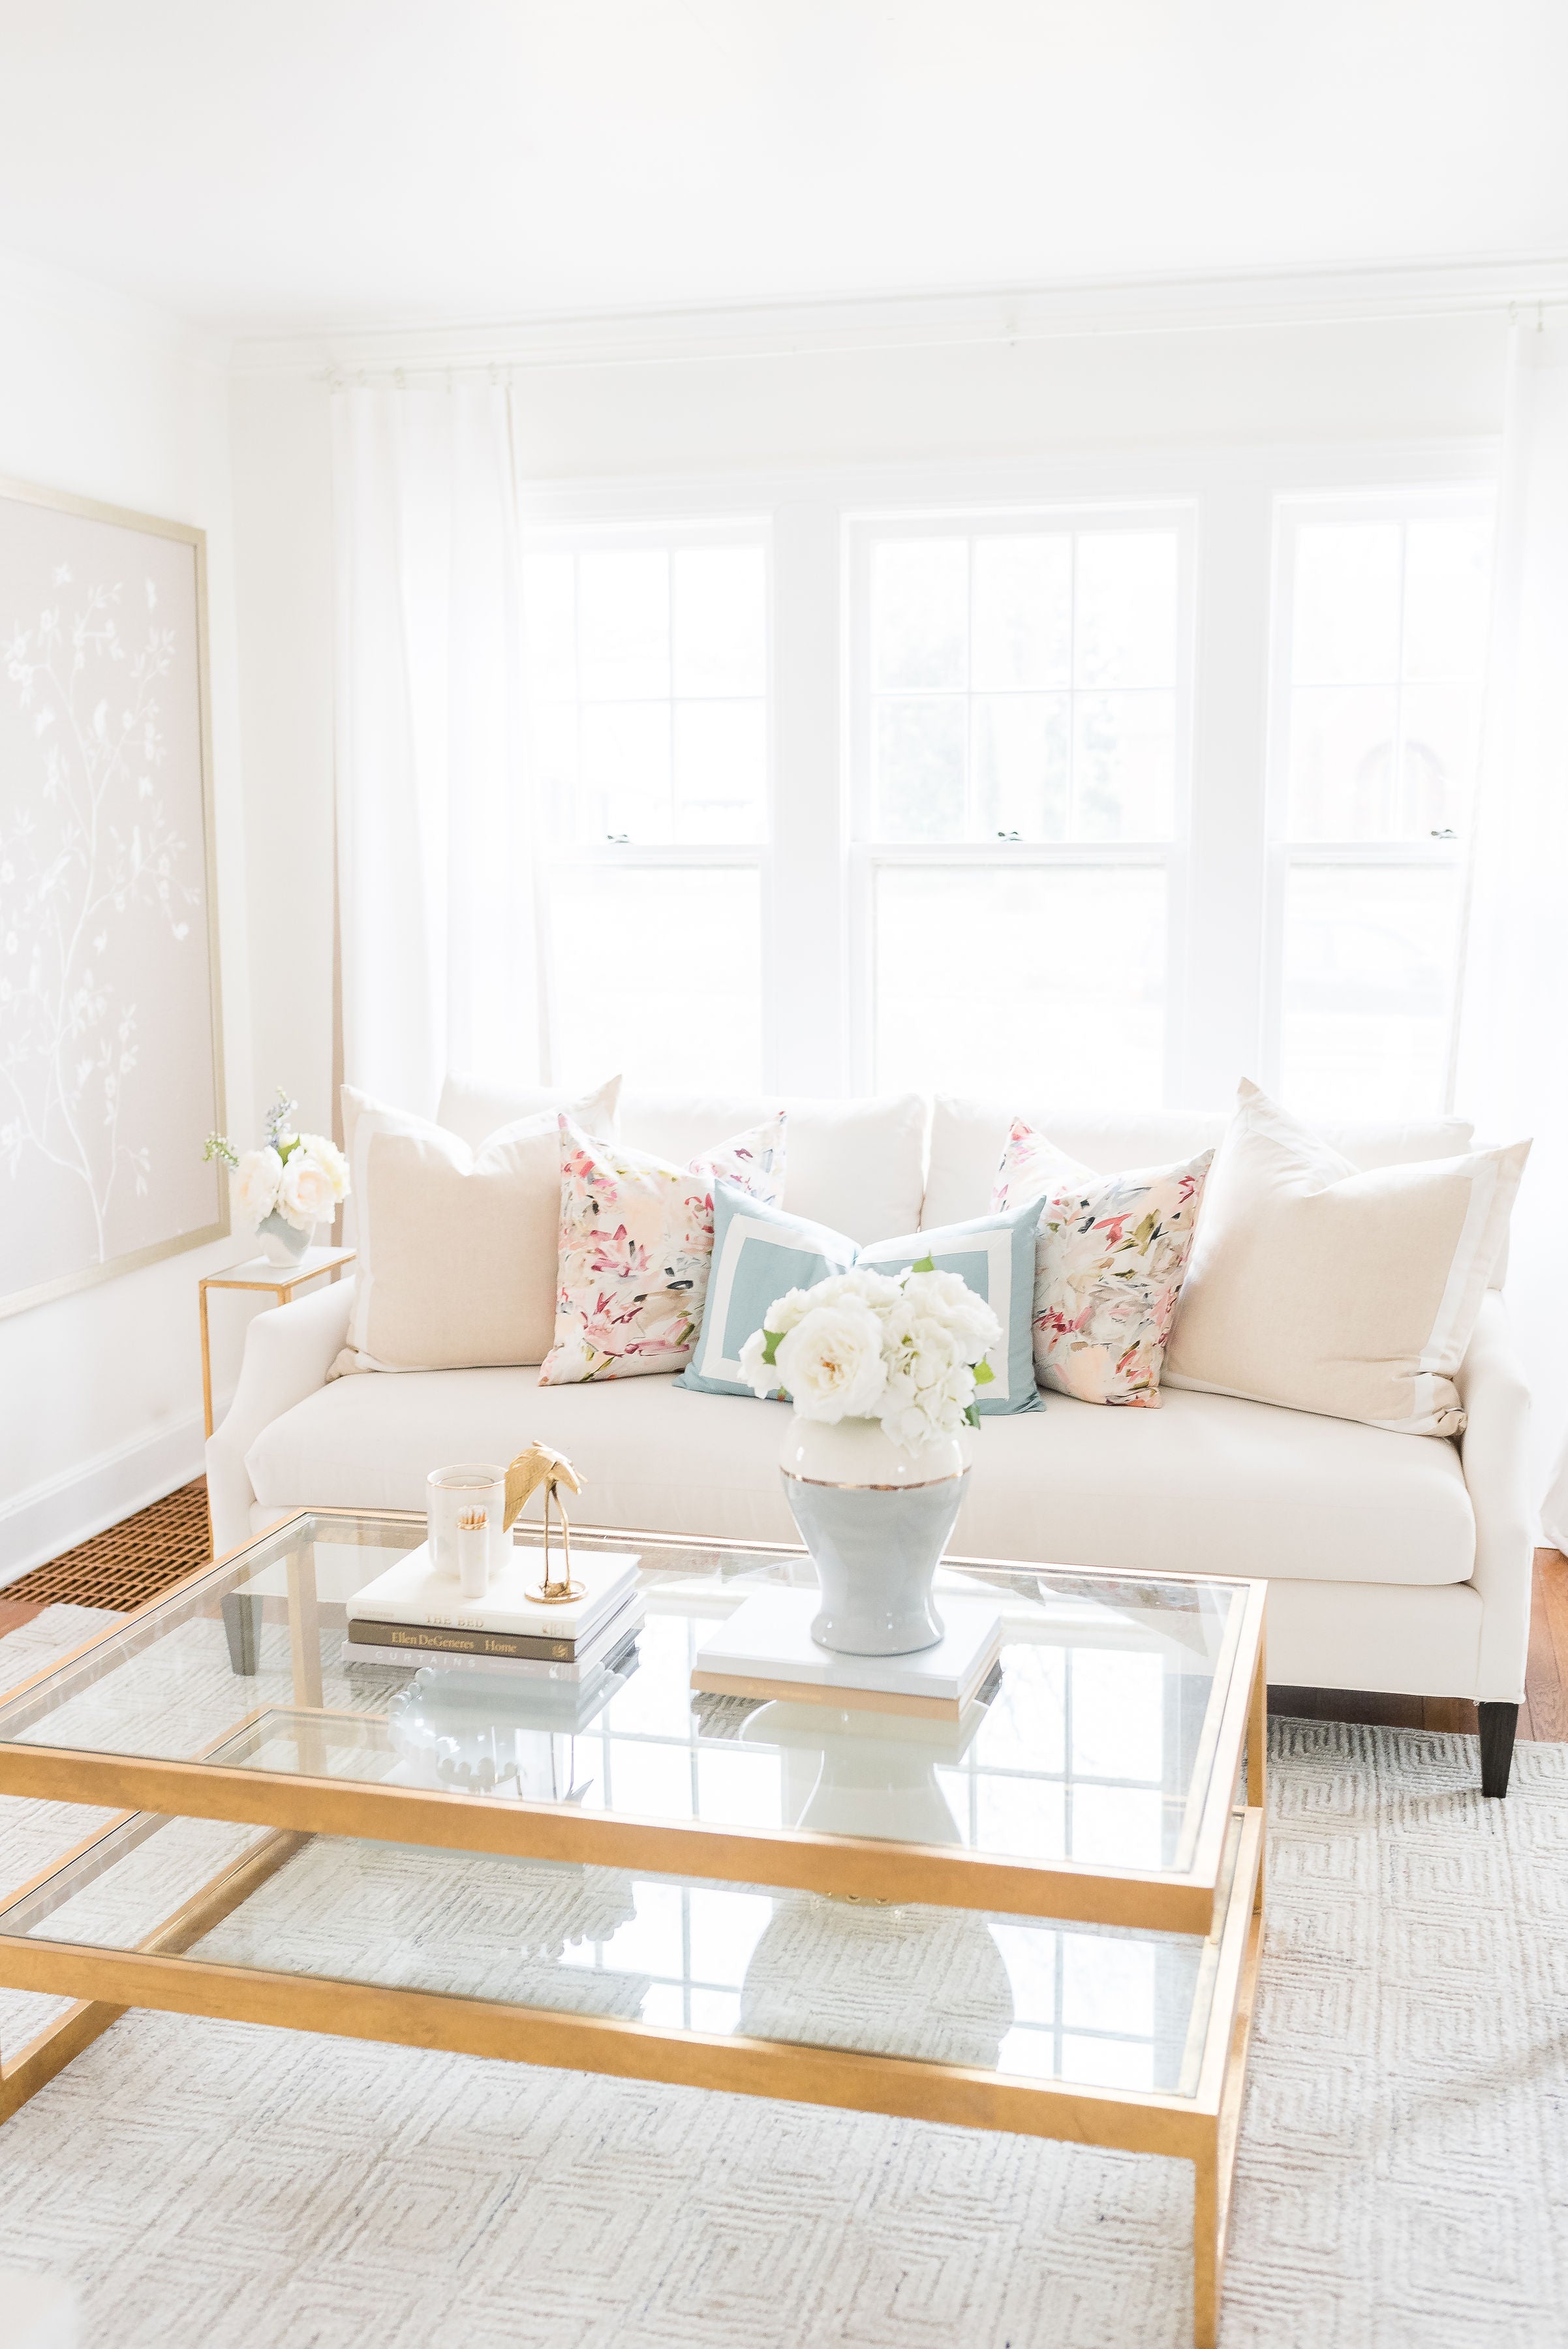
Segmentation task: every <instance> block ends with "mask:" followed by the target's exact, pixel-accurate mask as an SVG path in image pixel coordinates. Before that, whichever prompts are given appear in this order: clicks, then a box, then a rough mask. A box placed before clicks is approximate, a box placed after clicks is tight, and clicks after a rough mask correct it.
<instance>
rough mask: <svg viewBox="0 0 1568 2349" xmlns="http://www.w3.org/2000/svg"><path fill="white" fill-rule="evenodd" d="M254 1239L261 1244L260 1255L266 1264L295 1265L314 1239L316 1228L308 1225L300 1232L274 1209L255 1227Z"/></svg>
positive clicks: (297, 1227)
mask: <svg viewBox="0 0 1568 2349" xmlns="http://www.w3.org/2000/svg"><path fill="white" fill-rule="evenodd" d="M256 1237H257V1239H258V1240H260V1242H261V1244H262V1254H263V1255H264V1256H265V1258H266V1260H267V1262H268V1264H283V1265H295V1264H297V1263H298V1262H299V1259H300V1257H302V1256H303V1255H304V1254H305V1251H306V1248H307V1247H309V1246H310V1243H311V1241H312V1240H313V1239H314V1238H315V1237H316V1226H315V1225H314V1224H308V1225H307V1226H306V1228H305V1230H304V1231H301V1230H300V1228H299V1226H298V1225H297V1224H291V1223H290V1222H289V1220H288V1217H287V1216H280V1215H279V1214H278V1212H277V1210H276V1208H274V1209H273V1212H272V1214H271V1215H270V1216H263V1217H262V1219H261V1222H260V1223H259V1224H258V1225H257V1226H256Z"/></svg>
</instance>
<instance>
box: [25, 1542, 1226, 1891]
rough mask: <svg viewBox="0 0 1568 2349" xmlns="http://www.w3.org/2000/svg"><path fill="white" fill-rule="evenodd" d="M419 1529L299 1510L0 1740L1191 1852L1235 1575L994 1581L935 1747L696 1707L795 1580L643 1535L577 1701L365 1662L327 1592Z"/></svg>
mask: <svg viewBox="0 0 1568 2349" xmlns="http://www.w3.org/2000/svg"><path fill="white" fill-rule="evenodd" d="M420 1531H421V1527H420V1526H419V1525H418V1523H417V1521H410V1520H406V1519H405V1520H401V1521H398V1520H381V1521H377V1520H374V1519H369V1518H359V1519H356V1518H346V1519H345V1518H338V1519H331V1518H327V1517H317V1518H314V1519H309V1518H307V1519H304V1520H301V1521H298V1522H297V1523H296V1526H294V1527H293V1528H292V1529H289V1530H286V1531H284V1532H282V1533H280V1534H279V1535H277V1536H276V1537H273V1538H272V1539H270V1540H269V1541H265V1542H263V1543H262V1544H260V1545H258V1546H257V1547H256V1548H255V1549H254V1550H253V1551H252V1552H250V1553H248V1554H247V1555H246V1556H245V1557H242V1558H241V1559H240V1560H238V1561H236V1562H235V1563H234V1565H233V1566H232V1567H230V1568H219V1569H214V1571H213V1574H211V1575H209V1576H208V1577H206V1578H202V1580H200V1581H198V1582H197V1583H195V1584H194V1585H193V1586H192V1587H191V1588H189V1589H188V1590H187V1591H186V1592H185V1593H184V1594H183V1595H177V1596H176V1597H175V1598H174V1599H171V1601H170V1602H169V1603H168V1604H167V1605H165V1606H163V1607H161V1608H159V1609H153V1610H151V1611H150V1612H149V1613H148V1614H147V1615H146V1616H144V1617H142V1618H140V1619H134V1620H133V1621H132V1622H131V1623H130V1624H129V1625H128V1626H127V1627H126V1629H125V1630H123V1631H121V1632H117V1633H115V1634H113V1635H111V1636H110V1637H109V1638H108V1639H106V1640H100V1641H99V1642H98V1643H97V1644H96V1645H95V1646H94V1647H93V1649H92V1650H91V1651H89V1653H88V1654H87V1655H86V1656H85V1657H83V1658H81V1659H79V1660H78V1661H77V1662H75V1663H72V1662H70V1661H68V1660H67V1662H65V1663H64V1664H63V1665H61V1666H60V1667H59V1668H57V1670H54V1671H50V1672H48V1673H47V1674H45V1675H44V1676H42V1677H41V1678H40V1680H39V1681H38V1682H36V1683H34V1684H32V1685H31V1686H30V1687H29V1688H28V1689H26V1690H25V1691H24V1692H21V1693H20V1694H19V1695H17V1696H16V1697H15V1698H13V1699H11V1700H9V1701H8V1702H5V1704H3V1705H0V1742H16V1743H19V1744H28V1745H43V1746H52V1747H65V1748H71V1749H76V1750H85V1751H88V1752H97V1753H109V1754H131V1755H147V1756H165V1757H173V1758H179V1759H184V1760H198V1759H200V1760H205V1761H207V1762H210V1763H213V1764H221V1765H223V1766H225V1767H229V1768H241V1769H251V1770H258V1771H265V1772H268V1773H275V1774H282V1775H308V1776H312V1777H331V1778H339V1779H351V1780H360V1781H364V1782H368V1783H376V1784H379V1785H394V1786H408V1787H421V1788H430V1789H433V1790H452V1791H459V1792H464V1793H471V1794H482V1795H487V1796H491V1797H493V1798H494V1799H496V1800H501V1801H507V1802H513V1803H515V1802H518V1801H525V1802H527V1803H530V1804H537V1803H541V1802H544V1803H552V1802H554V1803H562V1804H566V1803H569V1804H571V1805H573V1806H576V1807H577V1808H579V1809H580V1810H581V1811H583V1812H584V1813H598V1814H605V1815H610V1814H613V1815H616V1816H625V1817H631V1818H637V1819H644V1820H653V1821H681V1822H687V1821H690V1822H698V1823H701V1824H702V1825H704V1826H711V1827H718V1828H738V1829H745V1828H759V1829H765V1830H770V1831H773V1830H781V1829H782V1830H786V1831H788V1830H795V1831H800V1832H805V1833H808V1834H823V1835H853V1836H858V1837H876V1838H882V1839H890V1840H894V1841H899V1842H907V1843H911V1844H919V1845H928V1846H929V1845H941V1844H949V1845H952V1846H954V1847H963V1848H964V1849H966V1850H969V1851H972V1852H974V1853H977V1854H984V1855H987V1856H988V1857H995V1858H997V1859H1005V1858H1015V1859H1022V1860H1024V1861H1029V1862H1054V1861H1057V1860H1063V1861H1068V1862H1074V1863H1088V1864H1091V1865H1096V1866H1100V1867H1106V1868H1129V1869H1146V1870H1175V1871H1180V1870H1184V1869H1186V1868H1189V1866H1190V1865H1191V1862H1192V1854H1193V1850H1194V1846H1195V1839H1196V1837H1197V1836H1198V1834H1199V1826H1200V1822H1201V1820H1202V1817H1203V1814H1204V1809H1205V1805H1206V1801H1207V1800H1208V1798H1209V1796H1210V1792H1211V1786H1212V1785H1213V1783H1214V1771H1215V1766H1216V1757H1217V1752H1218V1745H1219V1737H1220V1717H1221V1714H1222V1713H1223V1711H1224V1708H1225V1706H1226V1702H1227V1700H1228V1698H1229V1697H1230V1695H1231V1679H1232V1673H1233V1669H1234V1666H1235V1659H1236V1654H1237V1643H1238V1640H1239V1637H1240V1630H1241V1616H1242V1612H1243V1600H1244V1598H1245V1593H1246V1589H1247V1586H1246V1585H1243V1584H1239V1583H1234V1582H1221V1581H1214V1582H1201V1583H1200V1582H1193V1581H1186V1582H1183V1581H1178V1580H1165V1579H1159V1578H1128V1577H1117V1576H1108V1575H1088V1574H1076V1573H1071V1572H1067V1571H1065V1570H1056V1571H1051V1570H1045V1569H1000V1568H999V1569H995V1570H992V1571H989V1572H987V1573H985V1574H984V1575H983V1576H982V1577H981V1579H983V1581H984V1582H985V1583H986V1585H987V1587H988V1588H990V1589H992V1590H993V1591H994V1593H995V1595H996V1597H997V1599H998V1600H999V1602H1000V1604H1001V1607H1002V1614H1003V1621H1004V1639H1003V1647H1002V1671H1001V1678H1000V1682H998V1684H997V1685H996V1687H995V1690H994V1693H993V1694H992V1698H991V1701H990V1702H988V1703H982V1704H977V1705H975V1706H974V1707H972V1708H971V1714H970V1717H969V1718H968V1719H967V1720H966V1721H965V1722H963V1723H961V1724H960V1725H959V1728H958V1729H957V1730H956V1731H946V1732H943V1733H941V1734H940V1735H925V1734H923V1733H921V1731H920V1730H919V1729H918V1728H917V1726H916V1725H915V1724H914V1723H910V1722H908V1721H904V1720H901V1719H899V1718H898V1716H887V1715H867V1714H865V1713H840V1712H836V1711H832V1710H827V1709H825V1708H816V1707H803V1706H801V1705H796V1704H788V1705H781V1704H776V1703H775V1704H766V1705H764V1704H760V1703H753V1702H747V1701H745V1700H742V1699H734V1698H714V1697H703V1696H694V1695H693V1693H692V1691H691V1665H692V1660H693V1658H694V1656H695V1654H696V1651H697V1648H698V1646H699V1644H700V1643H701V1639H702V1637H703V1635H704V1633H705V1632H706V1630H708V1629H709V1627H710V1626H711V1623H712V1622H713V1620H714V1619H715V1618H716V1617H718V1616H721V1615H723V1614H726V1613H728V1612H730V1611H731V1610H732V1609H733V1608H734V1607H736V1606H737V1605H739V1604H740V1603H741V1601H742V1599H744V1598H745V1597H746V1596H747V1595H749V1594H750V1593H751V1592H752V1591H753V1590H754V1589H756V1588H758V1587H759V1584H766V1583H769V1582H781V1581H782V1582H790V1581H796V1582H803V1581H805V1580H807V1579H808V1578H809V1577H810V1568H809V1565H808V1563H807V1561H806V1560H805V1558H804V1557H800V1556H798V1555H790V1554H784V1553H781V1554H777V1555H770V1554H768V1553H766V1552H762V1553H759V1552H756V1551H747V1550H742V1549H730V1550H724V1549H703V1548H701V1547H697V1546H694V1545H688V1544H682V1543H678V1542H665V1543H663V1544H659V1543H657V1542H656V1541H655V1540H654V1538H653V1537H639V1539H641V1540H642V1542H643V1548H644V1557H645V1565H644V1568H643V1571H642V1574H641V1577H640V1581H641V1585H642V1597H643V1603H644V1606H645V1608H646V1620H645V1622H644V1624H643V1626H642V1628H641V1630H640V1633H639V1638H638V1642H637V1647H636V1651H635V1652H634V1653H628V1654H626V1655H624V1656H623V1657H622V1658H621V1659H620V1660H619V1669H618V1671H617V1672H615V1673H612V1674H609V1675H607V1676H606V1678H605V1679H604V1680H603V1681H601V1682H599V1683H598V1684H597V1685H596V1686H595V1687H594V1688H593V1689H591V1690H587V1691H578V1690H575V1689H574V1688H572V1687H571V1686H570V1685H569V1684H562V1683H554V1682H543V1681H538V1680H533V1679H522V1678H518V1679H513V1678H510V1677H507V1676H505V1675H503V1674H500V1673H494V1674H489V1673H487V1674H483V1675H481V1674H478V1673H473V1674H459V1673H457V1672H446V1671H431V1670H429V1669H426V1670H422V1671H419V1672H418V1673H414V1672H412V1671H408V1670H405V1669H400V1668H398V1667H395V1666H387V1665H383V1664H379V1663H377V1664H361V1663H359V1662H358V1661H354V1660H352V1659H351V1658H350V1657H348V1656H347V1655H346V1654H345V1640H344V1601H345V1599H347V1598H348V1596H349V1595H351V1593H352V1592H353V1590H355V1589H356V1588H358V1587H359V1585H360V1584H362V1583H363V1582H366V1581H369V1579H370V1578H372V1577H373V1576H374V1575H376V1574H377V1573H379V1572H380V1571H381V1570H382V1569H383V1568H384V1567H385V1565H386V1564H387V1563H388V1561H389V1555H390V1554H393V1553H395V1552H397V1551H399V1550H406V1549H409V1548H411V1547H413V1546H414V1543H415V1540H416V1539H417V1538H418V1536H419V1533H420ZM578 1538H579V1539H580V1540H581V1541H582V1542H583V1544H584V1545H585V1547H591V1546H592V1545H593V1543H594V1542H595V1541H596V1539H598V1540H602V1542H603V1543H604V1544H605V1545H606V1546H617V1547H625V1546H626V1544H627V1540H628V1537H626V1536H624V1535H614V1536H604V1537H595V1536H592V1535H589V1534H584V1535H581V1536H579V1537H578ZM944 1571H948V1570H946V1569H944ZM955 1581H958V1582H960V1583H961V1585H962V1586H963V1587H969V1588H972V1578H971V1576H970V1575H968V1574H967V1573H966V1574H964V1575H963V1576H961V1577H957V1576H955ZM1232 1766H1233V1764H1232ZM1229 1795H1230V1787H1229V1786H1228V1785H1226V1786H1222V1787H1220V1788H1219V1790H1218V1798H1219V1799H1220V1800H1221V1801H1225V1800H1228V1799H1229Z"/></svg>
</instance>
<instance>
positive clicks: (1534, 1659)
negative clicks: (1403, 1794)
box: [1269, 1549, 1568, 1741]
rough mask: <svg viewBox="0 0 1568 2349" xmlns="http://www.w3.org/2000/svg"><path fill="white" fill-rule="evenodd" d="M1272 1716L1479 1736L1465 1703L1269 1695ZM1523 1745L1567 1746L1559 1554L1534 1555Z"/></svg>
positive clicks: (1352, 1692)
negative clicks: (1530, 1741)
mask: <svg viewBox="0 0 1568 2349" xmlns="http://www.w3.org/2000/svg"><path fill="white" fill-rule="evenodd" d="M1269 1711H1270V1712H1271V1713H1293V1714H1294V1716H1295V1717H1296V1719H1297V1720H1305V1721H1366V1722H1372V1723H1380V1724H1382V1725H1383V1726H1385V1727H1386V1728H1389V1729H1449V1730H1462V1731H1463V1732H1464V1733H1466V1734H1467V1735H1468V1736H1470V1737H1473V1736H1475V1735H1476V1733H1477V1730H1478V1728H1479V1723H1478V1722H1477V1719H1476V1709H1475V1707H1474V1705H1473V1704H1467V1703H1466V1702H1464V1701H1463V1700H1462V1699H1461V1698H1459V1697H1432V1696H1368V1695H1366V1694H1364V1693H1363V1692H1362V1691H1361V1690H1359V1689H1303V1688H1271V1689H1270V1691H1269ZM1519 1734H1520V1735H1521V1737H1543V1738H1549V1739H1553V1740H1563V1741H1568V1557H1563V1554H1562V1552H1561V1551H1560V1550H1555V1549H1538V1550H1537V1551H1536V1553H1535V1591H1534V1599H1533V1602H1532V1607H1531V1610H1530V1658H1529V1661H1528V1662H1527V1664H1526V1666H1525V1673H1524V1702H1523V1703H1522V1704H1521V1706H1520V1708H1519Z"/></svg>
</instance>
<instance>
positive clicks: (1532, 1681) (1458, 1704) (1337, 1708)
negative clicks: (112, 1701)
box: [0, 1478, 1568, 1743]
mask: <svg viewBox="0 0 1568 2349" xmlns="http://www.w3.org/2000/svg"><path fill="white" fill-rule="evenodd" d="M209 1555H210V1549H209V1546H208V1541H207V1487H206V1480H205V1478H198V1480H197V1481H196V1483H195V1484H193V1485H183V1486H182V1488H181V1490H180V1491H179V1492H178V1493H171V1494H169V1495H167V1497H166V1498H165V1499H163V1500H161V1501H155V1502H154V1503H153V1504H152V1506H151V1508H147V1509H142V1510H140V1511H139V1512H138V1513H137V1515H136V1516H133V1517H127V1518H126V1520H125V1522H124V1524H123V1525H119V1526H110V1527H109V1530H108V1531H107V1532H106V1533H101V1534H98V1535H96V1536H95V1537H94V1538H93V1539H92V1540H91V1541H89V1542H83V1543H82V1544H81V1546H80V1547H79V1548H78V1549H73V1550H67V1552H66V1554H65V1556H64V1557H57V1558H54V1559H51V1561H50V1562H49V1564H48V1565H47V1566H39V1567H35V1568H33V1570H32V1572H31V1573H30V1574H25V1575H23V1576H22V1578H21V1579H20V1580H19V1581H17V1582H14V1583H12V1584H10V1585H9V1587H8V1588H6V1589H5V1590H4V1591H0V1638H3V1637H4V1635H5V1633H6V1632H7V1631H13V1630H16V1626H17V1625H18V1624H19V1623H29V1622H31V1620H32V1619H33V1617H34V1616H35V1615H41V1614H42V1613H43V1611H44V1609H45V1608H46V1607H48V1606H52V1605H54V1604H56V1603H57V1602H58V1601H59V1600H61V1599H69V1600H72V1601H74V1603H75V1604H76V1605H77V1606H78V1607H115V1608H121V1609H124V1610H125V1611H127V1612H128V1613H129V1611H130V1609H131V1608H133V1607H140V1605H141V1603H142V1601H143V1600H144V1599H149V1598H151V1597H153V1596H154V1595H155V1594H156V1592H157V1591H158V1590H160V1589H161V1588H164V1587H165V1586H166V1585H168V1584H169V1583H171V1582H177V1581H179V1579H180V1578H181V1577H182V1575H186V1574H189V1573H190V1571H191V1569H192V1567H195V1566H200V1565H201V1564H202V1560H203V1559H204V1558H205V1557H208V1556H209ZM1269 1711H1270V1712H1271V1713H1290V1714H1293V1715H1294V1716H1295V1717H1296V1718H1297V1719H1298V1720H1306V1721H1363V1722H1368V1723H1380V1724H1382V1725H1384V1726H1386V1727H1387V1728H1390V1729H1437V1730H1459V1731H1461V1732H1463V1733H1466V1734H1467V1735H1469V1736H1471V1737H1473V1736H1474V1735H1475V1734H1476V1733H1477V1730H1478V1728H1479V1723H1478V1722H1477V1719H1476V1709H1475V1707H1474V1705H1473V1704H1469V1703H1467V1702H1465V1700H1464V1699H1463V1698H1460V1697H1430V1696H1427V1697H1422V1696H1368V1695H1366V1693H1365V1692H1363V1691H1361V1690H1359V1689H1315V1688H1311V1689H1309V1688H1271V1689H1270V1691H1269ZM1519 1734H1520V1735H1521V1737H1543V1738H1550V1739H1555V1740H1562V1741H1563V1742H1565V1743H1568V1557H1563V1554H1562V1552H1561V1551H1559V1550H1554V1549H1538V1550H1537V1551H1536V1553H1535V1589H1534V1598H1533V1602H1532V1608H1531V1614H1530V1661H1529V1664H1528V1666H1527V1668H1526V1673H1525V1684H1524V1702H1523V1704H1522V1705H1521V1708H1520V1713H1519Z"/></svg>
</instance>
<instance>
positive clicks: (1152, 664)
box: [868, 529, 1178, 842]
mask: <svg viewBox="0 0 1568 2349" xmlns="http://www.w3.org/2000/svg"><path fill="white" fill-rule="evenodd" d="M1177 545H1178V542H1177V533H1175V532H1174V531H1173V530H1168V529H1167V530H1159V531H1122V532H1110V531H1089V530H1078V531H1057V532H1049V533H1046V532H1042V533H1034V534H1023V533H1009V532H1001V531H993V532H990V533H982V532H971V533H949V534H947V535H945V536H942V537H932V538H929V539H922V538H909V537H894V536H890V535H889V536H885V537H883V538H880V539H877V540H874V541H873V543H872V546H871V550H870V567H871V592H870V613H869V633H870V647H869V668H870V695H869V705H870V706H869V711H868V719H869V730H870V783H871V789H870V812H869V831H870V835H871V836H872V837H873V838H876V839H878V840H882V841H889V842H890V841H899V840H922V839H925V840H943V839H947V840H971V841H978V840H988V839H997V838H1003V839H1012V838H1018V839H1025V840H1035V841H1047V842H1048V841H1054V840H1061V841H1068V840H1106V841H1112V840H1147V841H1158V840H1164V839H1168V838H1169V837H1170V835H1171V833H1172V830H1173V824H1174V806H1175V740H1176V725H1177V713H1176V696H1175V690H1174V688H1175V680H1176V667H1177ZM1118 565H1119V567H1120V572H1121V574H1122V575H1121V576H1120V577H1119V578H1118ZM1140 568H1141V572H1142V574H1143V575H1142V576H1141V577H1140V576H1139V572H1140ZM1085 609H1086V611H1087V613H1088V615H1089V625H1085Z"/></svg>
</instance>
